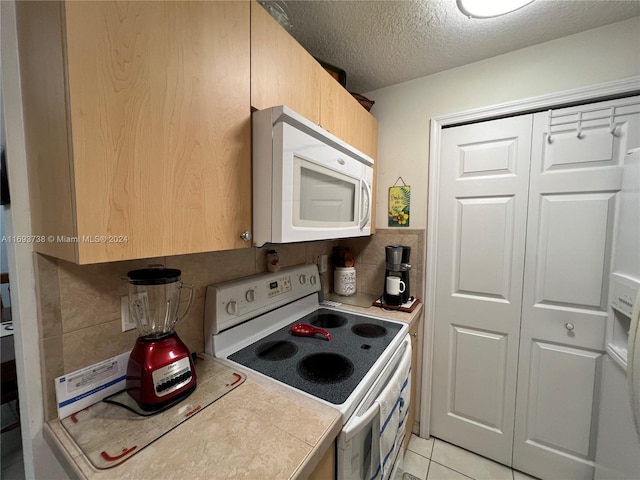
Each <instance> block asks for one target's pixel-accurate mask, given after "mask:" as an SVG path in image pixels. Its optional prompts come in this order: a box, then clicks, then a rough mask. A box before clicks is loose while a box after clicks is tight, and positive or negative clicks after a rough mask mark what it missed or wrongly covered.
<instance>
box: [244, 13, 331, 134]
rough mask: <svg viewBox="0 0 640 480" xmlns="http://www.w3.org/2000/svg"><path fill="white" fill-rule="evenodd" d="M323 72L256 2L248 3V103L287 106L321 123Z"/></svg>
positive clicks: (257, 106) (258, 107)
mask: <svg viewBox="0 0 640 480" xmlns="http://www.w3.org/2000/svg"><path fill="white" fill-rule="evenodd" d="M324 73H326V72H325V71H324V69H323V68H322V67H321V66H320V64H319V63H318V62H316V60H315V59H314V58H313V57H312V56H311V55H309V53H308V52H307V51H306V50H305V49H304V48H302V46H300V44H299V43H298V42H297V41H296V40H295V39H294V38H293V37H292V36H291V35H289V33H288V32H287V31H286V30H285V29H284V28H282V26H281V25H280V24H279V23H278V22H276V21H275V20H274V19H273V18H272V17H271V15H269V13H268V12H267V11H266V10H265V9H264V8H263V7H261V6H260V5H259V4H258V3H257V2H251V105H252V106H253V107H254V108H256V109H257V110H262V109H265V108H269V107H273V106H276V105H286V106H288V107H289V108H291V109H293V110H294V111H295V112H297V113H299V114H301V115H302V116H304V117H305V118H308V119H309V120H311V121H312V122H314V123H316V124H320V78H321V75H322V74H324Z"/></svg>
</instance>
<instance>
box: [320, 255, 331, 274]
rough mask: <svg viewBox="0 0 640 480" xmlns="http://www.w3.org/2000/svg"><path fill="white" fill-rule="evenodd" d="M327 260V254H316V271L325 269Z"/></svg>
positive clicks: (321, 271) (324, 270) (322, 271)
mask: <svg viewBox="0 0 640 480" xmlns="http://www.w3.org/2000/svg"><path fill="white" fill-rule="evenodd" d="M328 262H329V256H328V255H318V271H319V272H320V273H324V272H326V271H327V268H328Z"/></svg>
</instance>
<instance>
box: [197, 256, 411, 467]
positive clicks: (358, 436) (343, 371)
mask: <svg viewBox="0 0 640 480" xmlns="http://www.w3.org/2000/svg"><path fill="white" fill-rule="evenodd" d="M320 288H321V286H320V278H319V274H318V269H317V266H316V265H300V266H295V267H290V268H287V269H283V270H281V271H279V272H276V273H264V274H258V275H253V276H250V277H245V278H241V279H238V280H234V281H231V282H225V283H221V284H216V285H211V286H209V287H208V288H207V295H206V306H205V350H206V352H207V353H208V354H210V355H213V356H215V357H217V358H223V359H226V360H227V361H229V362H233V363H234V364H239V365H242V366H244V367H246V368H248V369H250V370H252V371H254V372H257V373H258V374H260V375H263V376H266V377H269V378H271V379H273V380H274V381H277V382H279V383H281V384H283V385H285V386H287V387H288V388H292V389H295V390H297V391H299V392H302V393H303V394H304V395H308V396H311V397H313V398H315V399H316V400H318V401H320V402H323V403H325V404H327V405H330V406H332V407H334V408H336V409H338V410H339V411H340V412H341V413H342V419H343V430H342V433H341V435H340V436H339V437H338V442H337V443H338V452H337V454H338V472H339V475H338V478H364V476H366V475H369V476H368V477H367V478H371V477H373V476H374V474H375V470H376V468H378V469H383V470H386V471H389V469H390V468H391V467H392V466H394V465H397V464H398V462H397V459H398V458H401V455H398V452H399V450H400V449H399V445H396V443H401V441H400V442H393V443H394V445H393V448H392V449H391V450H390V451H388V452H386V451H385V452H382V451H380V448H379V444H380V443H379V437H380V435H381V433H382V432H377V431H376V429H378V430H380V429H381V427H380V425H382V423H387V422H385V420H386V419H380V418H379V417H380V412H381V411H384V407H383V410H381V405H382V404H383V402H382V401H381V399H382V398H383V397H384V396H388V395H393V400H394V401H395V399H396V396H397V400H398V402H396V406H395V407H394V411H393V412H392V413H393V415H396V416H397V418H398V428H399V429H401V431H398V433H397V436H398V437H400V436H403V435H404V429H405V427H406V425H405V424H404V423H403V422H404V419H405V417H406V411H407V410H408V406H409V397H410V375H409V371H410V370H409V368H410V367H409V364H410V358H411V342H410V339H409V336H408V333H407V332H408V326H407V325H406V324H405V323H403V322H398V321H394V320H389V319H385V318H384V317H382V316H377V315H361V314H357V313H353V312H347V311H344V310H340V308H339V307H328V306H325V305H321V304H320V303H319V301H318V292H319V291H320ZM297 324H302V325H304V326H305V327H306V328H308V327H307V326H311V327H313V328H314V329H316V331H317V333H315V334H313V335H311V336H298V335H296V334H295V333H294V332H293V331H292V326H293V325H297ZM293 330H296V327H294V328H293ZM303 330H304V329H303ZM398 375H402V377H403V378H401V379H399V378H396V377H398ZM401 387H402V391H401V390H400V388H401ZM393 389H395V390H393ZM396 390H397V391H396ZM394 418H396V417H394ZM385 478H386V475H385Z"/></svg>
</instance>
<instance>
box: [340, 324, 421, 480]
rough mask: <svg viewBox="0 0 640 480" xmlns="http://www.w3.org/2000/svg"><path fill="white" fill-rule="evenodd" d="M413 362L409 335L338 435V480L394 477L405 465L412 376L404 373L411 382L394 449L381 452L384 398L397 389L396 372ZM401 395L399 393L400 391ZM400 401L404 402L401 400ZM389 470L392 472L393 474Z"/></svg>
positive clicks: (405, 392)
mask: <svg viewBox="0 0 640 480" xmlns="http://www.w3.org/2000/svg"><path fill="white" fill-rule="evenodd" d="M410 363H411V340H410V338H409V336H408V335H407V336H406V338H405V339H404V340H403V341H402V343H401V344H400V346H399V348H398V351H397V352H396V353H395V354H394V355H393V357H392V358H391V360H390V361H389V363H388V364H387V365H386V367H385V369H384V370H383V372H382V374H381V375H380V377H379V379H378V381H377V382H376V384H374V386H373V387H372V388H371V390H370V391H369V393H368V394H367V395H366V397H365V399H364V400H363V401H362V403H361V404H360V405H359V406H358V408H357V409H356V411H355V413H354V414H353V415H352V416H351V418H349V420H347V422H346V423H345V424H344V426H343V427H342V431H341V432H340V435H338V440H337V442H336V445H337V447H336V448H337V473H338V475H337V478H338V480H362V479H365V480H369V479H376V480H377V479H383V478H384V479H386V478H393V474H394V472H395V471H396V470H397V469H398V468H399V467H400V466H401V464H402V456H403V454H402V440H403V439H404V435H405V431H406V412H407V411H408V409H409V399H410V396H411V395H410V392H411V385H410V382H411V380H410V379H411V375H410V371H409V372H408V374H405V373H402V374H401V375H402V376H403V377H405V375H406V378H403V381H405V382H406V383H407V385H406V387H405V390H404V391H403V395H402V397H403V402H402V407H399V406H398V407H397V408H399V409H400V410H399V411H398V412H396V413H397V414H398V417H399V418H400V424H399V428H398V429H397V432H394V437H395V442H394V448H393V449H392V450H389V447H388V445H389V442H387V446H386V447H385V451H381V444H383V443H384V442H383V441H381V416H380V411H381V407H380V405H381V400H382V399H384V398H385V397H388V396H389V394H390V390H391V389H392V388H394V385H393V384H394V383H395V381H394V374H395V373H397V372H400V371H401V368H402V366H403V365H407V364H409V365H410ZM396 395H397V394H396ZM399 403H400V402H399ZM388 472H391V474H389V473H388Z"/></svg>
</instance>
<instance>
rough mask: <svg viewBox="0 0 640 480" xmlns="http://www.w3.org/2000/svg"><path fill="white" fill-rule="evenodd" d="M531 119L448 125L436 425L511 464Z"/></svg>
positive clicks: (442, 434) (434, 429) (438, 431)
mask: <svg viewBox="0 0 640 480" xmlns="http://www.w3.org/2000/svg"><path fill="white" fill-rule="evenodd" d="M531 121H532V117H531V115H525V116H520V117H513V118H508V119H501V120H493V121H488V122H482V123H477V124H473V125H466V126H459V127H453V128H448V129H445V130H443V132H442V155H441V177H440V198H439V210H438V260H437V266H436V269H437V278H438V284H437V286H436V307H435V309H436V320H435V338H434V364H433V389H432V391H433V394H432V410H431V433H432V434H433V435H435V436H437V437H438V438H442V439H444V440H447V441H450V442H452V443H455V444H456V445H459V446H461V447H464V448H467V449H469V450H473V451H474V452H477V453H479V454H481V455H485V456H487V457H489V458H492V459H494V460H496V461H498V462H501V463H504V464H507V465H510V464H511V451H512V445H513V422H514V410H515V402H514V399H515V388H516V367H517V360H518V340H519V330H520V309H521V300H522V278H523V264H524V242H525V226H526V214H527V189H528V183H529V178H528V177H529V155H530V142H531Z"/></svg>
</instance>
